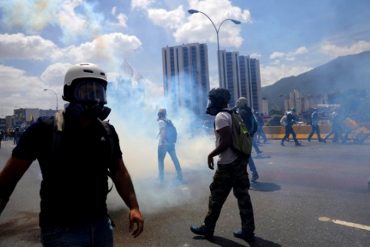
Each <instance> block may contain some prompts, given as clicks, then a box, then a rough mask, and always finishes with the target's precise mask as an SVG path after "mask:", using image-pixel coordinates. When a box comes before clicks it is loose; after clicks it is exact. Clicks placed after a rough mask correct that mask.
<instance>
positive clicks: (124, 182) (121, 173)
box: [112, 159, 144, 238]
mask: <svg viewBox="0 0 370 247" xmlns="http://www.w3.org/2000/svg"><path fill="white" fill-rule="evenodd" d="M112 180H113V182H114V185H115V186H116V189H117V192H118V194H119V195H120V196H121V198H122V199H123V201H124V202H125V203H126V205H127V206H128V207H129V209H130V215H129V221H130V232H132V235H133V236H134V237H135V238H136V237H137V236H139V235H140V234H141V233H142V232H143V230H144V220H143V216H142V214H141V212H140V209H139V204H138V202H137V199H136V194H135V190H134V186H133V184H132V181H131V177H130V174H129V173H128V171H127V169H126V166H125V164H124V163H123V160H122V159H118V160H117V161H116V162H115V169H114V170H113V171H112ZM135 225H136V228H135V229H134V226H135Z"/></svg>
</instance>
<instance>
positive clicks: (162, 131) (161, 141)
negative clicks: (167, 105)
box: [158, 120, 166, 144]
mask: <svg viewBox="0 0 370 247" xmlns="http://www.w3.org/2000/svg"><path fill="white" fill-rule="evenodd" d="M158 136H159V144H165V140H166V122H165V121H163V120H161V121H160V122H159V134H158Z"/></svg>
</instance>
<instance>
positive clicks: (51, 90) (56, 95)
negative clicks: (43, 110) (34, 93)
mask: <svg viewBox="0 0 370 247" xmlns="http://www.w3.org/2000/svg"><path fill="white" fill-rule="evenodd" d="M44 91H50V92H53V93H54V94H55V99H56V111H58V94H57V92H55V91H54V90H53V89H51V88H45V89H44Z"/></svg>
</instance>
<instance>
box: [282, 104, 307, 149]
mask: <svg viewBox="0 0 370 247" xmlns="http://www.w3.org/2000/svg"><path fill="white" fill-rule="evenodd" d="M281 121H282V120H281ZM297 121H298V117H297V115H296V110H295V109H294V108H293V109H292V110H291V111H288V112H287V113H286V120H285V121H284V122H285V135H284V137H283V138H282V139H281V142H280V145H281V146H284V142H285V141H286V140H288V139H289V136H290V134H292V136H293V140H294V143H295V145H296V146H301V145H302V144H301V143H300V142H299V141H298V139H297V135H296V133H295V132H294V129H293V125H294V124H295V123H296V122H297Z"/></svg>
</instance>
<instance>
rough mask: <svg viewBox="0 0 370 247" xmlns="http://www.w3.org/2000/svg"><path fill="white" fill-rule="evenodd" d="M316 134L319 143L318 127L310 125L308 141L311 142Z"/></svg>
mask: <svg viewBox="0 0 370 247" xmlns="http://www.w3.org/2000/svg"><path fill="white" fill-rule="evenodd" d="M315 133H316V135H317V140H318V141H321V136H320V127H319V125H312V130H311V133H310V134H309V135H308V138H307V139H308V140H311V138H312V136H313V135H314V134H315Z"/></svg>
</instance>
